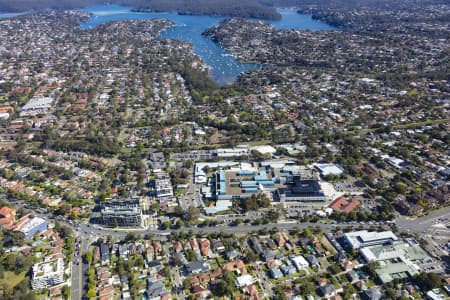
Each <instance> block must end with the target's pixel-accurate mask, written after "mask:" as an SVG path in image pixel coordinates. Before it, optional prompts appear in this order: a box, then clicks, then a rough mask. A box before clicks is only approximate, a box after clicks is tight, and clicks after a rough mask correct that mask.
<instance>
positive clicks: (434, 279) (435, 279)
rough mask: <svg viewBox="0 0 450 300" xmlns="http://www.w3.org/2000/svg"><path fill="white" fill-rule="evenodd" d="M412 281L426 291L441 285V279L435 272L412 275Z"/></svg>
mask: <svg viewBox="0 0 450 300" xmlns="http://www.w3.org/2000/svg"><path fill="white" fill-rule="evenodd" d="M413 281H414V282H415V283H416V284H417V285H418V286H419V287H420V288H421V289H422V290H423V291H428V290H432V289H435V288H440V287H441V286H442V279H441V277H440V276H439V275H437V274H435V273H420V274H418V275H415V276H414V277H413Z"/></svg>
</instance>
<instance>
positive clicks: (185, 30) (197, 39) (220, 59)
mask: <svg viewBox="0 0 450 300" xmlns="http://www.w3.org/2000/svg"><path fill="white" fill-rule="evenodd" d="M85 11H87V12H90V13H92V14H94V16H93V17H92V18H91V19H89V20H88V21H87V22H85V23H83V24H81V28H83V29H88V28H94V27H96V26H98V25H100V24H103V23H106V22H109V21H118V20H130V19H141V20H142V19H154V18H164V19H168V20H171V21H173V22H174V23H175V24H176V26H174V27H171V28H169V29H167V30H166V31H164V32H162V33H161V36H160V37H161V38H172V39H178V40H182V41H186V42H189V43H192V44H193V46H194V53H195V54H196V55H198V56H200V57H201V58H202V60H203V61H204V62H205V63H206V64H207V65H209V66H210V67H211V68H212V71H211V76H212V78H213V79H214V80H215V81H216V82H218V83H219V84H228V83H231V82H233V81H234V80H235V79H236V77H237V76H238V75H239V74H240V73H241V72H244V71H246V70H252V69H258V68H260V66H259V65H257V64H246V63H241V62H239V61H237V60H236V59H234V58H233V57H232V56H231V54H230V52H228V51H227V50H225V49H223V48H222V47H221V46H220V45H218V44H216V43H214V42H213V41H211V40H210V39H208V38H206V37H204V36H202V35H201V33H202V32H203V31H205V29H207V28H209V27H211V26H213V25H216V24H218V23H219V22H220V21H221V20H223V19H224V18H220V17H209V16H190V15H179V14H177V13H156V12H149V13H140V12H132V11H131V10H130V8H129V7H126V6H119V5H94V6H90V7H88V8H86V9H85ZM278 12H279V13H280V14H281V15H282V19H281V20H279V21H273V22H272V24H273V26H274V27H275V28H277V29H308V30H331V29H334V28H333V27H331V26H329V25H327V24H325V23H323V22H320V21H316V20H313V19H312V18H311V16H309V15H304V14H298V13H297V12H296V11H295V10H294V9H284V8H280V9H278Z"/></svg>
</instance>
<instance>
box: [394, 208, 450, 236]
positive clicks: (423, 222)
mask: <svg viewBox="0 0 450 300" xmlns="http://www.w3.org/2000/svg"><path fill="white" fill-rule="evenodd" d="M449 220H450V207H446V208H443V209H440V210H436V211H433V212H431V213H430V214H428V215H426V216H423V217H420V218H409V217H404V216H400V217H398V218H397V220H396V221H397V223H396V224H397V227H398V228H399V229H400V230H402V231H406V232H411V233H418V234H419V235H424V234H431V235H439V236H446V237H450V229H449V228H447V227H446V224H447V222H448V221H449Z"/></svg>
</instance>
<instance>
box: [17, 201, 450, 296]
mask: <svg viewBox="0 0 450 300" xmlns="http://www.w3.org/2000/svg"><path fill="white" fill-rule="evenodd" d="M14 204H17V203H14ZM36 215H37V216H40V217H42V218H45V219H49V215H48V214H39V213H36ZM244 218H245V217H244ZM449 220H450V207H447V208H443V209H440V210H437V211H434V212H432V213H430V214H428V215H426V216H423V217H419V218H408V217H403V216H399V217H397V219H396V226H397V228H398V229H399V231H404V232H408V233H411V234H414V233H416V234H418V235H420V236H433V235H439V236H441V237H449V238H450V229H449V228H447V227H446V223H447V222H448V221H449ZM58 221H59V222H61V223H64V224H65V225H67V226H69V227H71V228H72V229H73V230H74V232H75V234H76V235H77V236H79V237H80V238H81V241H82V242H81V245H80V249H81V253H80V254H79V255H80V264H79V265H74V268H73V275H72V276H73V278H72V299H73V300H79V299H81V298H82V295H83V294H84V291H83V288H84V287H83V284H84V283H85V282H86V274H87V265H86V264H84V262H83V261H82V259H81V257H82V255H84V254H86V252H87V250H88V248H89V246H90V244H91V243H92V242H93V241H95V240H96V239H97V238H106V237H107V236H108V235H111V236H112V239H113V240H121V239H123V238H124V237H125V236H126V235H127V234H128V233H130V232H133V233H136V234H142V235H144V234H155V235H156V236H158V234H159V235H161V234H162V233H170V232H186V233H187V232H192V233H193V234H199V233H203V234H208V233H213V232H223V233H230V234H231V233H234V234H237V235H243V234H247V233H250V232H256V231H259V230H261V229H264V228H265V229H271V228H274V227H275V228H277V230H279V231H289V230H294V229H298V230H303V229H306V228H308V227H312V228H320V229H321V230H323V231H330V230H333V229H336V227H340V228H345V227H353V228H359V227H361V226H362V227H363V228H370V227H371V226H372V225H371V224H361V223H357V222H351V223H339V224H331V223H330V222H328V223H306V222H305V223H297V222H284V223H282V222H280V223H271V224H265V225H256V226H254V225H250V224H246V223H243V224H239V225H237V226H229V225H227V224H224V223H222V224H221V225H219V226H216V227H202V228H199V227H185V228H181V229H168V230H164V231H162V230H158V229H155V228H152V227H150V228H149V229H128V228H127V229H113V228H102V227H100V226H98V225H93V224H83V223H80V224H79V226H78V228H76V227H74V226H73V225H72V224H70V223H69V222H68V221H67V220H65V219H62V220H58ZM222 221H225V220H222ZM383 226H384V227H385V228H389V226H387V225H383ZM75 266H77V268H76V267H75Z"/></svg>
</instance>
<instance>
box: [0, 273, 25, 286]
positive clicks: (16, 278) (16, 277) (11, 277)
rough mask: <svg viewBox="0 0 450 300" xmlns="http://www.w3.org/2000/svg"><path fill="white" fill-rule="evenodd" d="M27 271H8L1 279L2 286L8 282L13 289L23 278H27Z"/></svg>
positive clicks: (0, 284)
mask: <svg viewBox="0 0 450 300" xmlns="http://www.w3.org/2000/svg"><path fill="white" fill-rule="evenodd" d="M25 274H26V272H22V273H20V274H16V273H14V272H10V271H6V272H5V276H4V277H3V278H2V279H0V286H3V285H4V284H7V285H8V286H9V287H11V289H13V288H14V287H15V286H16V285H18V284H19V283H20V282H21V281H22V280H24V279H25Z"/></svg>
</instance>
